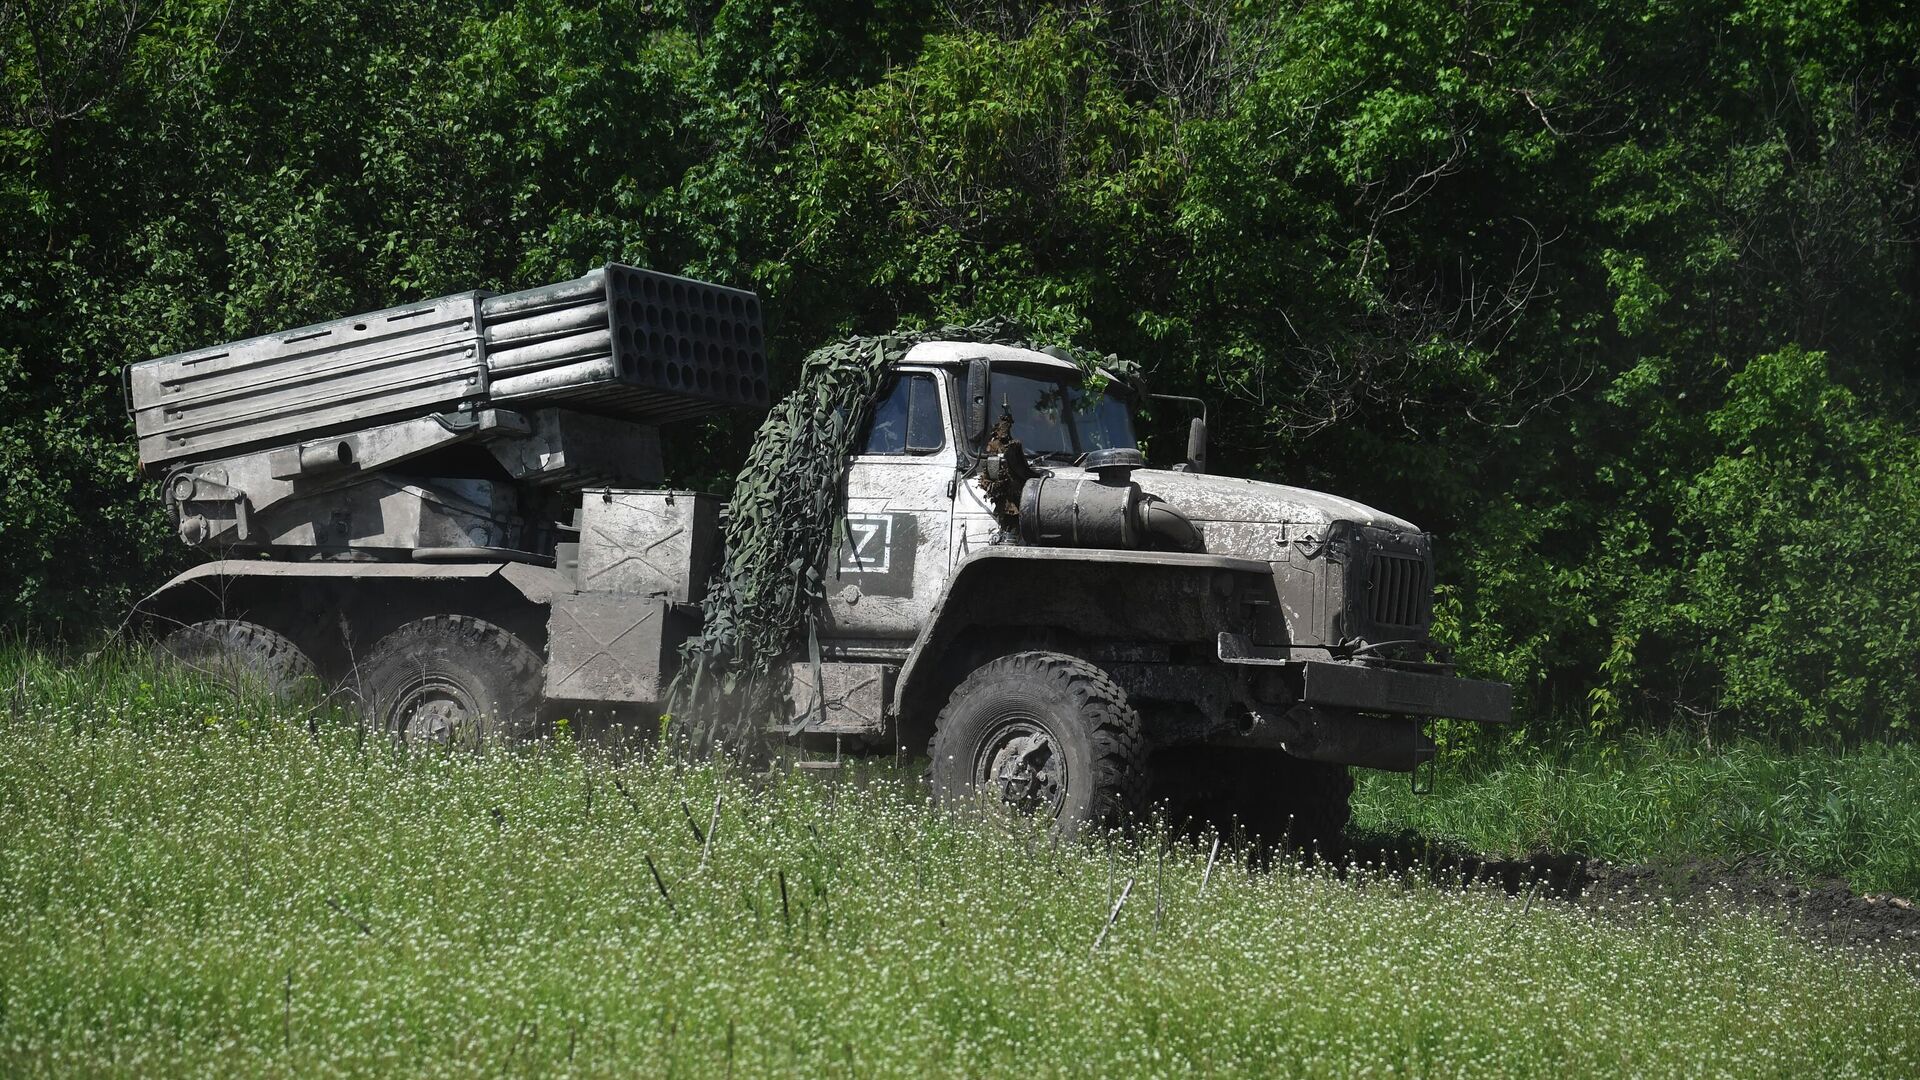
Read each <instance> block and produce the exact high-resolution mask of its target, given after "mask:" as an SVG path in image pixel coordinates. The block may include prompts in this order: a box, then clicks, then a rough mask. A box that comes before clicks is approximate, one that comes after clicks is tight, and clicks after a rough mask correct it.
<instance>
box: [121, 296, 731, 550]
mask: <svg viewBox="0 0 1920 1080" xmlns="http://www.w3.org/2000/svg"><path fill="white" fill-rule="evenodd" d="M127 398H128V407H129V409H130V411H131V412H132V414H133V419H134V428H135V431H136V433H137V435H138V438H139V446H140V463H141V467H142V469H144V470H145V471H146V472H147V473H148V474H149V475H152V476H163V477H165V478H166V482H165V484H164V485H163V491H164V493H165V497H166V499H167V502H168V507H169V511H170V512H171V513H172V515H173V517H174V521H175V524H176V526H177V527H178V529H179V531H180V535H181V538H182V539H184V540H186V541H187V542H188V543H190V544H195V545H197V546H203V547H215V548H230V547H236V546H238V547H246V548H253V549H259V550H265V549H276V550H277V549H286V550H288V551H289V552H290V553H301V552H304V553H309V554H312V553H317V554H319V555H322V556H327V555H329V554H330V553H332V554H342V553H344V554H347V555H353V556H356V557H396V558H404V557H407V556H408V554H409V553H411V554H412V556H413V557H416V558H418V557H420V551H421V549H427V550H429V551H438V550H443V549H459V548H473V547H484V548H503V549H506V550H509V551H526V552H533V553H536V554H538V553H542V552H551V551H552V550H553V544H554V542H555V538H554V535H553V531H552V528H550V525H551V522H550V520H549V519H550V518H551V517H553V516H554V514H555V513H556V512H557V509H556V507H553V506H549V505H547V504H546V502H545V501H544V500H546V499H547V497H548V496H550V495H553V494H555V493H567V492H577V491H579V490H580V489H582V488H584V487H587V486H589V485H602V486H621V485H634V484H651V483H657V482H658V481H659V479H660V449H659V433H658V430H657V428H656V427H655V425H658V424H661V423H664V422H667V421H671V420H680V419H686V418H688V417H694V416H700V415H704V414H707V413H712V412H715V411H718V410H721V409H725V408H729V407H755V408H765V407H766V405H767V404H768V401H769V390H768V382H767V359H766V353H765V334H764V330H763V326H762V322H761V312H760V301H759V298H758V297H756V296H754V295H753V294H752V293H750V292H745V291H742V290H740V289H731V288H726V287H724V286H720V285H712V284H708V283H706V282H700V281H692V280H689V279H687V278H681V277H674V276H672V275H670V274H661V273H655V272H653V271H650V270H642V269H638V268H636V267H631V266H622V265H619V264H610V265H607V266H605V267H602V268H600V269H597V270H594V271H593V272H591V273H589V274H587V275H586V276H584V277H581V278H577V279H575V280H572V281H565V282H561V283H559V284H555V285H548V286H544V287H542V288H537V289H528V290H526V291H524V292H515V293H506V294H503V295H494V294H490V293H483V292H466V293H457V294H454V295H452V296H443V297H440V298H439V299H435V300H426V301H422V302H420V303H417V304H408V305H404V306H401V307H395V308H387V309H385V310H383V311H374V312H369V313H367V314H364V315H355V316H351V317H348V318H344V319H335V320H333V321H331V322H324V323H316V324H315V325H312V326H306V327H301V328H300V329H297V330H288V331H283V332H281V333H276V334H267V335H264V336H261V337H256V338H249V339H247V340H245V341H237V342H233V343H230V344H226V345H216V346H213V347H212V348H206V349H196V350H194V351H192V352H184V353H177V354H175V355H172V356H163V357H160V358H159V359H157V360H149V361H147V362H145V363H140V364H135V365H133V366H132V367H131V368H129V369H128V376H127ZM476 447H477V448H479V449H481V450H484V451H485V453H483V454H481V455H480V456H479V458H478V459H477V460H480V461H483V462H484V461H485V460H486V459H487V457H488V456H489V455H490V457H491V458H492V460H493V464H492V465H487V466H478V465H476V464H475V462H476V458H475V456H474V449H475V448H476ZM559 528H560V529H562V530H563V531H564V529H565V528H566V526H564V525H563V526H559Z"/></svg>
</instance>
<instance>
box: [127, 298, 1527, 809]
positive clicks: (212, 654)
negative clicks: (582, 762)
mask: <svg viewBox="0 0 1920 1080" xmlns="http://www.w3.org/2000/svg"><path fill="white" fill-rule="evenodd" d="M762 341H763V330H762V326H761V323H760V311H759V305H758V301H757V300H756V299H755V298H754V297H753V296H752V295H751V294H750V293H744V292H740V291H738V290H732V289H725V288H721V287H718V286H712V285H708V284H705V283H701V282H693V281H687V280H685V279H681V278H674V277H670V276H668V275H663V274H655V273H651V272H649V271H644V270H638V269H635V268H631V267H622V266H608V267H605V268H603V269H601V270H597V271H594V272H593V273H591V274H589V275H587V276H586V277H583V278H581V279H578V280H576V281H572V282H564V283H561V284H558V285H552V286H547V287H544V288H540V289H533V290H528V291H526V292H522V293H513V294H507V295H505V296H489V295H486V294H482V293H465V294H459V295H456V296H451V297H444V298H441V299H439V300H433V301H427V302H424V303H421V304H416V305H410V306H406V307H400V308H392V309H388V310H385V311H380V312H373V313H370V314H367V315H360V316H354V317H351V318H347V319H341V320H336V321H334V322H330V323H323V324H318V325H315V326H310V327H306V328H303V329H300V330H295V331H289V332H286V333H282V334H275V335H268V336H265V337H260V338H254V339H250V340H248V341H244V342H238V343H235V344H232V345H225V346H218V347H214V348H210V349H203V350H196V351H195V352H191V353H184V354H180V355H177V356H170V357H163V358H161V359H158V360H153V361H147V362H145V363H141V364H136V365H134V366H133V367H132V368H131V369H130V371H129V376H128V394H129V406H130V409H131V410H132V412H133V415H134V417H135V425H136V430H137V433H138V435H139V439H140V450H141V460H142V463H143V466H144V467H145V468H146V469H147V470H148V472H149V473H150V474H152V475H155V476H157V477H160V478H161V480H162V483H161V490H162V494H163V497H164V499H165V500H166V504H167V509H168V513H169V514H170V516H171V519H172V521H173V523H174V525H175V527H176V529H177V530H178V533H179V535H180V537H181V539H182V540H183V541H185V542H187V543H189V544H191V545H194V546H196V547H199V548H201V549H203V550H205V551H208V552H209V553H211V554H213V555H215V556H216V559H215V561H213V562H209V563H207V564H205V565H203V566H201V567H197V568H195V569H194V570H192V571H189V572H188V573H186V574H183V575H181V576H180V577H179V578H177V579H175V580H174V581H173V582H171V583H169V584H168V585H167V586H165V587H164V588H162V589H160V590H159V591H157V592H156V593H154V594H153V595H152V596H150V597H148V598H147V599H146V600H145V601H143V602H142V604H141V605H140V607H139V613H140V614H141V615H142V616H143V617H144V619H145V621H146V624H147V625H148V626H150V627H151V628H152V629H153V631H154V632H155V633H156V634H157V635H158V636H159V637H160V638H161V639H162V641H163V643H164V644H165V645H166V647H167V648H168V650H169V651H171V652H173V653H174V654H175V655H178V656H181V657H182V658H184V659H186V660H188V661H189V662H193V663H199V664H203V665H207V666H210V667H218V668H219V669H220V670H221V671H223V672H225V673H229V674H234V675H237V676H244V677H249V678H255V679H264V680H266V681H267V682H268V683H269V684H271V685H272V686H274V687H276V688H290V687H292V686H294V685H296V684H300V683H312V684H316V685H317V686H319V687H320V688H321V689H326V690H331V689H343V690H348V691H351V692H352V693H353V694H354V695H356V696H357V700H358V702H359V707H360V708H361V709H362V710H363V711H364V712H365V713H366V715H367V716H368V717H369V719H370V721H371V722H372V723H374V724H377V725H380V726H382V727H385V728H388V729H390V730H392V731H394V732H395V733H396V734H398V735H400V736H403V737H406V738H409V739H425V740H434V741H447V740H454V741H461V740H473V741H478V740H487V739H500V738H514V737H519V736H524V735H528V734H532V733H534V732H536V731H538V730H540V725H541V723H542V722H543V719H546V720H550V719H551V718H552V717H554V716H556V715H566V716H568V717H569V718H570V719H572V720H573V721H574V722H575V723H576V724H579V723H582V722H586V721H590V720H592V719H593V718H604V717H608V716H614V717H623V718H628V719H634V720H637V721H639V722H640V724H641V726H642V727H644V728H646V729H649V730H651V729H652V728H653V723H652V721H653V720H654V718H655V717H656V715H657V712H658V709H657V706H658V705H659V704H660V702H661V701H662V698H663V696H664V694H665V691H666V688H667V686H668V684H669V682H670V680H671V679H672V677H673V675H674V672H675V666H676V663H677V660H678V656H679V647H680V645H681V643H682V642H683V641H685V640H686V638H687V637H688V635H689V634H690V633H691V632H692V631H693V630H694V629H696V628H697V627H698V626H699V620H700V618H701V609H700V603H701V601H702V599H703V595H704V590H705V588H706V585H707V581H708V576H709V574H710V573H711V572H712V571H713V569H714V567H715V565H716V557H717V554H718V545H719V534H720V528H719V521H720V518H721V515H722V513H723V507H722V505H721V503H720V500H718V499H716V498H714V497H713V496H710V495H705V494H701V493H696V492H690V491H682V490H674V489H671V488H670V487H668V486H666V485H664V484H663V482H662V481H663V469H662V465H661V460H662V456H661V431H660V427H659V425H661V424H663V423H666V422H669V421H673V420H679V419H686V418H688V417H693V416H699V415H703V414H705V413H709V412H712V411H714V410H717V409H723V408H729V407H756V406H764V405H765V404H766V403H767V400H768V388H767V381H766V377H767V371H766V360H765V356H764V354H763V352H762ZM1082 374H1083V373H1082V372H1081V371H1080V370H1079V368H1077V367H1076V366H1075V365H1073V364H1072V363H1069V362H1066V361H1064V360H1062V359H1059V358H1056V357H1054V356H1052V355H1049V354H1046V353H1041V352H1035V351H1031V350H1028V349H1025V348H1018V347H1013V346H1010V345H1000V344H979V343H968V342H953V341H928V342H923V343H921V344H918V345H915V346H913V347H912V348H911V349H910V350H908V351H905V352H904V353H903V354H901V355H900V356H898V357H897V358H896V359H895V362H894V363H893V365H892V369H891V372H890V375H889V378H888V381H887V383H886V385H885V386H884V387H883V389H882V392H881V395H880V399H879V401H878V402H877V403H876V405H875V407H874V411H873V412H874V415H873V420H872V422H871V424H870V425H869V429H868V431H867V432H865V433H864V435H863V436H862V438H861V440H860V441H859V442H858V444H857V445H856V446H855V452H854V453H853V454H852V456H851V457H850V458H849V459H848V461H847V462H846V463H845V468H844V470H843V471H842V473H841V474H840V477H839V485H838V488H837V490H836V493H835V497H836V498H837V499H838V503H837V506H836V511H835V515H834V521H835V524H834V528H835V535H834V538H833V543H832V552H831V555H830V559H829V564H828V565H827V566H824V567H820V568H817V571H818V572H819V573H821V574H823V575H824V578H825V581H826V590H825V591H826V595H825V598H824V600H823V601H822V602H821V603H820V604H819V605H817V607H816V608H815V610H814V611H813V612H812V614H811V616H810V617H811V618H812V620H813V627H812V631H811V633H810V634H809V635H807V639H808V640H810V641H811V643H812V647H811V648H810V649H808V650H806V653H807V654H806V655H804V656H799V657H790V658H786V659H785V660H784V661H783V664H782V666H781V667H780V668H779V669H777V670H778V673H777V675H776V676H775V677H777V678H778V679H780V680H781V681H782V682H783V683H786V684H787V685H788V686H789V687H790V694H789V697H790V700H791V709H790V711H789V712H788V714H787V719H786V721H785V722H784V723H783V724H782V725H781V732H782V733H783V734H784V735H786V736H788V737H790V738H792V739H794V740H796V741H798V742H800V743H802V744H805V745H812V746H816V747H832V748H834V749H836V750H874V749H884V750H899V751H905V752H907V753H918V752H919V751H920V750H922V749H923V748H924V749H927V750H928V751H929V752H930V753H931V756H932V757H933V759H934V760H933V774H934V781H935V786H936V791H937V793H938V794H939V795H940V797H942V798H943V799H950V798H957V797H960V795H961V793H962V791H963V790H965V791H971V790H974V789H982V788H984V789H986V790H988V791H991V792H994V793H996V794H997V796H998V797H1000V798H1003V799H1005V800H1007V801H1009V802H1013V803H1016V804H1018V805H1021V806H1024V807H1026V808H1029V809H1033V810H1037V811H1043V812H1046V813H1050V814H1052V815H1054V816H1055V817H1057V818H1058V819H1059V820H1061V821H1062V822H1065V823H1068V824H1078V823H1084V822H1088V821H1093V820H1097V819H1110V818H1114V817H1120V816H1125V815H1126V814H1130V813H1135V812H1139V811H1140V810H1141V809H1142V808H1143V807H1144V806H1145V804H1146V800H1147V799H1148V798H1149V797H1150V796H1151V795H1153V794H1154V792H1153V791H1150V790H1149V788H1148V780H1149V778H1150V777H1151V778H1155V779H1156V781H1157V783H1158V785H1159V787H1158V794H1160V795H1164V796H1167V797H1169V798H1171V799H1172V800H1174V801H1176V802H1180V801H1182V800H1183V799H1184V801H1185V803H1186V804H1187V805H1188V806H1189V807H1190V808H1195V809H1196V812H1201V811H1208V810H1209V808H1211V809H1219V808H1220V807H1218V806H1216V805H1214V804H1215V803H1217V802H1218V801H1219V800H1220V799H1223V798H1227V797H1229V796H1232V798H1233V799H1234V800H1237V801H1235V802H1234V803H1233V805H1232V806H1230V807H1227V809H1228V810H1229V811H1230V812H1231V813H1232V814H1234V815H1237V816H1239V817H1240V818H1241V819H1242V820H1245V821H1252V820H1254V819H1258V818H1259V817H1260V815H1259V813H1258V811H1259V810H1260V809H1261V808H1272V807H1285V808H1287V809H1288V812H1289V813H1291V814H1293V815H1294V816H1295V817H1300V816H1302V815H1304V814H1307V812H1308V811H1309V810H1311V809H1312V808H1314V807H1319V806H1323V805H1324V806H1332V805H1334V804H1338V806H1339V807H1341V808H1344V805H1345V797H1344V790H1345V788H1344V787H1343V786H1342V785H1343V784H1344V783H1345V768H1344V767H1345V766H1346V765H1364V766H1370V767H1375V768H1388V769H1402V770H1405V769H1412V768H1414V767H1415V766H1416V765H1417V764H1418V763H1420V762H1421V761H1423V760H1425V759H1426V758H1427V757H1428V756H1429V755H1430V754H1431V743H1430V742H1429V741H1428V740H1427V739H1426V738H1425V737H1424V735H1423V725H1424V724H1425V722H1426V721H1427V720H1428V719H1429V718H1433V717H1455V718H1461V719H1466V720H1471V721H1478V722H1493V723H1497V722H1501V721H1504V720H1506V719H1507V714H1508V693H1507V688H1506V687H1505V686H1504V685H1501V684H1497V683H1486V682H1479V681H1474V680H1469V679H1463V678H1459V677H1457V676H1455V675H1454V674H1453V672H1452V671H1451V669H1450V668H1449V667H1448V666H1447V665H1445V664H1444V663H1440V662H1436V661H1435V660H1434V659H1433V650H1432V648H1431V645H1430V642H1429V640H1428V633H1427V628H1428V624H1429V622H1430V619H1431V594H1432V566H1433V563H1432V550H1431V543H1430V538H1429V537H1428V536H1427V535H1426V534H1425V533H1423V532H1421V531H1420V530H1418V529H1415V528H1414V527H1413V526H1411V525H1409V524H1408V523H1406V522H1405V521H1402V520H1400V519H1398V518H1395V517H1393V516H1391V515H1388V514H1384V513H1381V512H1380V511H1377V510H1374V509H1372V508H1370V507H1366V506H1363V505H1361V504H1359V503H1354V502H1352V501H1350V500H1345V499H1341V498H1338V497H1336V496H1330V495H1325V494H1322V493H1317V492H1311V491H1306V490H1304V489H1299V488H1291V487H1285V486H1281V485H1275V484H1262V483H1256V482H1253V481H1250V480H1243V479H1237V478H1232V477H1221V476H1212V475H1207V474H1206V473H1205V472H1204V471H1203V469H1202V463H1203V462H1204V459H1205V431H1204V424H1203V423H1202V422H1199V421H1196V423H1195V430H1194V432H1193V435H1192V439H1191V441H1190V446H1189V452H1188V460H1187V461H1186V462H1184V463H1181V464H1179V465H1176V466H1174V467H1173V468H1170V469H1149V468H1147V467H1146V466H1145V462H1144V459H1143V458H1142V457H1141V456H1140V454H1139V452H1138V451H1137V450H1136V449H1134V445H1135V444H1134V439H1133V436H1132V431H1131V418H1130V413H1129V402H1128V397H1127V395H1128V393H1129V391H1128V390H1127V389H1126V388H1125V387H1124V386H1123V385H1122V384H1121V383H1119V382H1118V381H1117V380H1116V381H1107V380H1104V379H1103V380H1101V381H1103V382H1108V385H1107V387H1106V389H1105V390H1103V391H1095V390H1093V389H1090V388H1089V387H1088V386H1087V384H1086V383H1085V382H1083V380H1082ZM1023 440H1024V441H1023ZM803 569H804V568H802V570H796V571H794V572H795V574H796V575H798V574H799V573H801V572H803ZM795 584H796V587H797V584H798V582H797V578H796V582H795ZM1236 792H1237V793H1238V794H1235V793H1236ZM1343 814H1344V809H1342V810H1341V811H1340V812H1339V816H1341V817H1342V819H1343ZM1316 820H1318V821H1319V822H1320V825H1321V826H1323V827H1322V828H1320V829H1319V830H1318V831H1320V832H1324V831H1325V829H1324V826H1325V825H1326V824H1327V820H1328V819H1327V818H1326V816H1325V815H1322V816H1321V817H1320V818H1317V819H1316ZM1335 824H1337V822H1336V823H1335ZM1275 827H1277V826H1275ZM1307 831H1315V830H1313V829H1308V830H1307Z"/></svg>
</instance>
